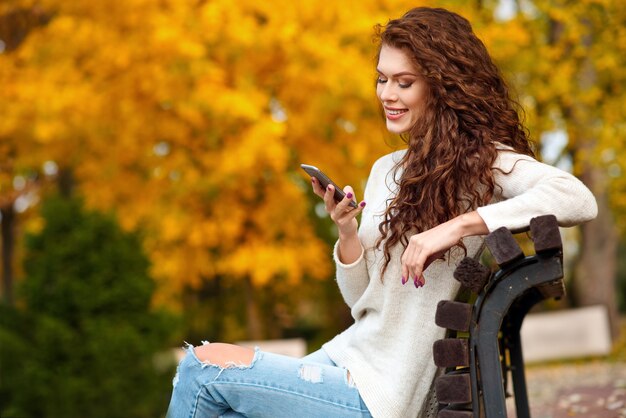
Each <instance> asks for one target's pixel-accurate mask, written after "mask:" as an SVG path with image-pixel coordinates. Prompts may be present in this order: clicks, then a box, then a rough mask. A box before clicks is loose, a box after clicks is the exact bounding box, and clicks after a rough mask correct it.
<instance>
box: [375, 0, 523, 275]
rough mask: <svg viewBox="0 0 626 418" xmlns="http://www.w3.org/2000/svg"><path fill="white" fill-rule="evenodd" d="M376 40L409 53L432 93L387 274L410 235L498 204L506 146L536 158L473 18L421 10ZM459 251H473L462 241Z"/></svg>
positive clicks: (393, 225) (385, 232)
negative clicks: (499, 166)
mask: <svg viewBox="0 0 626 418" xmlns="http://www.w3.org/2000/svg"><path fill="white" fill-rule="evenodd" d="M376 34H377V36H378V39H379V41H380V47H382V45H387V46H390V47H394V48H398V49H401V50H403V51H404V52H405V53H406V54H407V56H408V57H409V59H410V60H411V62H412V63H413V64H414V65H415V67H416V69H417V70H418V71H419V73H420V75H421V76H422V77H423V78H424V80H426V83H427V85H428V90H429V92H428V94H427V96H428V97H427V98H426V103H425V106H424V111H423V112H422V114H421V116H420V118H419V120H418V121H417V123H416V124H415V125H414V126H413V127H412V128H411V129H410V131H409V132H407V133H405V134H404V135H402V137H403V139H404V141H405V142H406V143H407V145H408V149H407V151H406V153H405V155H404V157H403V158H402V159H401V160H400V161H399V162H398V163H397V164H396V165H395V169H394V172H397V170H399V169H402V170H403V171H402V175H401V176H400V178H399V180H398V185H399V188H398V190H399V191H398V194H397V195H396V196H395V197H393V198H392V199H390V201H388V205H387V209H386V211H385V214H384V220H383V221H382V222H381V223H380V225H379V230H380V232H381V237H380V238H379V240H378V242H377V248H380V245H381V243H383V242H384V253H385V264H384V266H383V272H384V270H385V269H386V268H387V265H388V264H389V262H390V260H391V255H390V249H391V247H393V246H394V245H396V244H398V243H401V244H402V245H403V246H404V247H406V246H407V245H408V236H409V233H411V234H415V233H419V232H423V231H426V230H428V229H430V228H433V227H434V226H436V225H439V224H441V223H444V222H446V221H448V220H450V219H452V218H454V217H456V216H458V215H460V214H462V213H465V212H468V211H471V210H473V209H476V208H477V207H479V206H482V205H485V204H487V203H488V202H489V201H490V200H491V198H492V196H493V193H494V189H495V183H494V178H493V173H492V166H493V163H494V161H495V159H496V156H497V149H496V147H497V146H498V144H502V145H505V146H508V147H511V148H512V149H513V150H515V151H517V152H519V153H522V154H527V155H534V152H533V149H532V148H531V145H530V142H529V140H528V135H527V132H526V129H525V128H524V127H523V126H522V124H521V122H520V118H519V116H518V112H517V110H518V109H519V108H520V107H519V105H518V104H517V103H516V102H515V101H513V100H512V99H511V98H510V97H509V89H508V87H507V85H506V83H505V82H504V80H503V78H502V75H501V74H500V71H499V70H498V68H497V67H496V65H495V64H494V63H493V61H492V60H491V57H490V56H489V53H488V52H487V49H486V47H485V45H484V44H483V43H482V42H481V41H480V40H479V39H478V38H477V37H476V35H475V34H474V32H473V31H472V27H471V25H470V23H469V22H468V21H467V20H466V19H465V18H463V17H461V16H459V15H457V14H456V13H452V12H450V11H447V10H444V9H438V8H426V7H418V8H415V9H412V10H410V11H409V12H407V13H406V14H405V15H404V16H402V17H401V18H399V19H394V20H390V21H389V23H388V24H387V25H386V26H384V27H383V26H381V25H378V26H377V27H376ZM379 53H380V50H379ZM394 177H395V176H394ZM457 245H458V246H460V247H461V248H463V249H465V247H464V246H463V243H462V242H459V243H458V244H457Z"/></svg>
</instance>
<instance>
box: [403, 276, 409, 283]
mask: <svg viewBox="0 0 626 418" xmlns="http://www.w3.org/2000/svg"><path fill="white" fill-rule="evenodd" d="M407 281H408V279H407V278H406V277H404V276H402V284H406V282H407Z"/></svg>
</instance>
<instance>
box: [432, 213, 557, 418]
mask: <svg viewBox="0 0 626 418" xmlns="http://www.w3.org/2000/svg"><path fill="white" fill-rule="evenodd" d="M530 230H531V235H532V236H533V237H532V238H533V240H534V243H535V251H536V254H535V255H532V256H524V253H523V252H522V250H521V249H520V248H519V246H518V245H517V243H516V241H515V240H514V238H513V237H512V235H511V232H510V231H508V230H506V229H504V228H501V229H500V230H498V231H494V233H492V234H490V235H489V236H488V237H487V240H486V242H487V246H488V247H489V249H490V250H491V252H492V254H493V255H494V258H495V259H496V262H497V263H498V265H499V266H500V270H498V271H497V272H495V273H491V272H489V271H486V272H485V270H481V269H480V267H481V266H478V268H476V267H477V266H476V263H477V262H476V261H472V260H469V261H468V262H467V263H465V264H464V263H461V265H460V266H459V268H458V269H457V272H458V271H459V270H462V269H465V270H466V271H469V274H463V272H462V271H461V272H460V274H459V275H457V274H456V272H455V277H457V279H459V280H460V281H461V282H462V283H463V284H464V286H465V287H468V288H472V289H473V290H474V291H475V292H476V293H477V294H478V296H477V298H476V300H475V302H474V304H473V305H471V307H469V305H467V304H461V303H459V302H452V303H447V304H445V303H444V304H443V306H442V304H441V303H440V306H439V307H438V313H437V316H438V319H437V321H438V322H437V323H438V325H440V326H444V327H447V328H451V329H452V332H451V334H452V335H453V336H455V337H458V336H461V337H462V335H459V334H458V333H459V332H468V333H469V338H467V340H461V341H458V340H457V341H453V340H454V338H447V339H445V340H444V341H442V340H440V341H439V342H438V343H442V344H439V345H438V343H435V346H434V348H433V350H434V353H433V354H434V356H435V363H439V364H437V365H438V366H442V364H443V365H445V366H446V371H447V373H446V374H445V375H443V376H441V377H439V378H438V381H437V382H436V383H437V385H436V388H437V396H438V398H439V399H440V402H442V403H443V405H442V407H441V410H440V412H439V417H440V418H469V417H486V418H496V417H506V416H507V410H506V397H507V389H508V383H509V382H508V380H509V379H508V372H510V373H511V380H512V386H513V391H514V398H515V408H516V413H517V417H518V418H529V417H530V408H529V403H528V395H527V390H526V379H525V372H524V361H523V354H522V346H521V338H520V329H521V326H522V322H523V320H524V317H525V316H526V314H527V313H528V312H529V311H530V309H531V308H532V307H533V306H534V305H536V304H537V303H539V302H541V301H542V300H545V299H548V298H560V297H562V296H563V295H564V293H565V288H564V285H563V281H562V278H563V256H562V244H561V239H560V233H559V231H558V225H557V223H556V219H555V218H554V217H553V216H552V217H541V218H535V219H534V220H533V221H531V225H530ZM464 261H465V260H464ZM452 304H455V305H456V306H451V305H452ZM451 308H455V309H456V310H455V311H453V310H451ZM459 309H460V310H459ZM463 309H465V310H464V311H463ZM440 310H441V311H442V312H441V318H443V319H441V318H439V317H440V312H439V311H440ZM459 312H467V315H471V316H470V319H469V321H467V322H466V323H464V324H463V323H462V322H463V321H459V320H458V319H459V317H460V316H462V315H459ZM446 314H447V317H446ZM453 315H454V317H453ZM461 319H462V318H461ZM458 343H460V344H458ZM446 345H447V348H446V347H445V346H446ZM465 349H466V350H467V351H468V352H467V354H466V357H465V358H464V355H465V354H464V353H458V350H465ZM438 350H439V352H438ZM455 350H456V351H455ZM451 353H452V354H451ZM461 354H463V355H461ZM446 356H447V357H446ZM452 363H454V365H453V364H452ZM467 386H469V387H467Z"/></svg>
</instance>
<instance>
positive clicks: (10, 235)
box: [0, 204, 15, 305]
mask: <svg viewBox="0 0 626 418" xmlns="http://www.w3.org/2000/svg"><path fill="white" fill-rule="evenodd" d="M0 213H2V293H3V298H4V301H5V302H6V303H7V304H8V305H13V301H14V299H13V249H14V247H15V210H14V209H13V205H12V204H9V205H6V206H5V207H3V208H1V209H0Z"/></svg>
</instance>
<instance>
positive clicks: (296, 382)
mask: <svg viewBox="0 0 626 418" xmlns="http://www.w3.org/2000/svg"><path fill="white" fill-rule="evenodd" d="M173 384H174V390H173V392H172V399H171V401H170V406H169V410H168V412H167V418H214V417H224V418H235V417H259V418H261V417H263V418H282V417H284V418H293V417H298V418H329V417H371V415H370V413H369V411H368V409H367V407H366V406H365V404H364V403H363V400H362V399H361V397H360V396H359V392H358V390H357V388H356V387H355V386H354V384H353V383H352V381H351V379H350V375H349V374H348V371H347V370H346V369H343V368H341V367H338V366H337V365H336V364H335V363H333V361H332V360H331V359H330V358H329V357H328V356H327V355H326V353H325V352H324V351H323V350H319V351H316V352H314V353H312V354H310V355H308V356H306V357H304V358H301V359H298V358H292V357H287V356H282V355H278V354H272V353H267V352H263V351H260V350H259V349H258V348H256V349H255V353H254V358H253V360H252V363H251V364H250V365H245V366H244V365H232V366H227V367H220V366H218V365H214V364H209V363H207V362H202V361H200V360H199V359H198V357H197V356H196V354H195V352H194V350H193V347H192V346H189V347H188V348H187V354H186V355H185V357H184V358H183V359H182V360H181V362H180V364H179V365H178V370H177V372H176V377H174V383H173Z"/></svg>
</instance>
